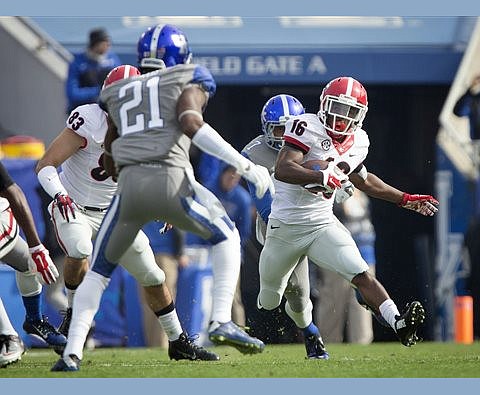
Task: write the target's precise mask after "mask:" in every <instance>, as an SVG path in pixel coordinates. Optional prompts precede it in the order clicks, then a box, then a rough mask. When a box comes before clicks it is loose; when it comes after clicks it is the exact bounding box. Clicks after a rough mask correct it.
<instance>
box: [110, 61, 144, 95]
mask: <svg viewBox="0 0 480 395" xmlns="http://www.w3.org/2000/svg"><path fill="white" fill-rule="evenodd" d="M137 75H140V71H138V69H137V68H136V67H134V66H130V65H128V64H122V65H121V66H118V67H115V68H114V69H112V70H110V72H109V73H108V75H107V76H106V77H105V80H104V81H103V86H102V89H104V88H106V87H107V86H109V85H110V84H113V83H114V82H116V81H119V80H123V79H124V78H129V77H135V76H137Z"/></svg>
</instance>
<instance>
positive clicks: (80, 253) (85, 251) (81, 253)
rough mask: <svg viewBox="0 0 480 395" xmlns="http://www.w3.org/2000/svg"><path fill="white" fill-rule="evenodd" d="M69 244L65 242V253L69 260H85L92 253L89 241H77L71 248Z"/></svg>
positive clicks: (91, 245) (83, 239)
mask: <svg viewBox="0 0 480 395" xmlns="http://www.w3.org/2000/svg"><path fill="white" fill-rule="evenodd" d="M69 244H70V243H68V242H67V246H66V248H67V253H68V256H69V257H70V258H75V259H85V258H88V257H89V256H90V255H91V254H92V252H93V244H92V241H91V240H90V239H85V238H82V239H79V240H77V242H76V243H75V245H74V246H73V248H71V247H70V246H69Z"/></svg>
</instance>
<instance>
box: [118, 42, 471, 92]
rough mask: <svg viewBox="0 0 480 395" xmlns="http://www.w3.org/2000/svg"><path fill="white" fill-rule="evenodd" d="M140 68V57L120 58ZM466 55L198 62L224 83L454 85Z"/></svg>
mask: <svg viewBox="0 0 480 395" xmlns="http://www.w3.org/2000/svg"><path fill="white" fill-rule="evenodd" d="M119 55H120V56H121V58H122V61H124V62H126V63H129V64H132V65H135V64H136V57H135V56H132V55H131V54H130V53H129V54H122V53H120V54H119ZM462 55H463V53H460V52H458V53H455V52H453V53H452V52H447V51H441V50H430V51H428V50H427V51H425V50H424V51H418V50H415V51H413V50H412V51H408V50H406V51H403V52H400V51H398V50H395V51H388V50H384V51H382V52H379V51H373V50H371V49H367V48H365V49H364V50H362V51H360V50H358V51H347V52H345V51H329V52H320V51H319V52H314V53H308V52H307V53H306V52H302V53H298V52H263V53H259V52H255V51H252V52H250V53H235V52H232V53H207V52H201V53H198V52H196V53H194V59H193V60H194V62H195V63H198V64H201V65H204V66H206V67H207V68H208V69H209V70H210V71H211V72H212V74H213V76H214V77H215V79H216V81H217V83H219V84H236V85H238V84H240V85H259V84H260V85H265V84H272V85H273V84H275V85H278V84H312V83H313V84H319V83H324V82H327V81H329V80H331V79H332V78H335V77H338V76H341V75H348V76H352V77H355V78H357V79H359V80H360V81H362V82H364V83H379V84H382V83H385V84H391V83H400V84H450V83H451V82H452V81H453V78H454V76H455V73H456V71H457V69H458V66H459V64H460V61H461V58H462Z"/></svg>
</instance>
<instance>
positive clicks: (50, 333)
mask: <svg viewBox="0 0 480 395" xmlns="http://www.w3.org/2000/svg"><path fill="white" fill-rule="evenodd" d="M23 330H24V331H25V332H27V333H28V334H30V335H32V336H35V337H38V338H39V339H41V340H43V341H44V342H46V343H47V344H48V345H49V346H52V347H62V346H63V347H64V346H65V345H66V344H67V338H66V337H65V336H64V335H62V334H61V333H60V332H58V331H57V330H56V329H55V328H54V326H53V325H52V324H50V323H49V322H48V319H47V317H45V316H43V317H42V319H41V320H38V321H25V322H24V323H23Z"/></svg>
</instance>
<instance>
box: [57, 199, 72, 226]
mask: <svg viewBox="0 0 480 395" xmlns="http://www.w3.org/2000/svg"><path fill="white" fill-rule="evenodd" d="M54 201H55V205H56V206H57V207H58V210H59V211H60V214H62V217H63V219H64V220H66V221H67V222H70V215H71V216H72V217H73V218H74V219H75V202H74V201H73V200H72V199H71V198H70V196H68V195H62V194H61V193H57V194H56V195H55V198H54Z"/></svg>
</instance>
